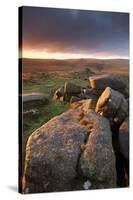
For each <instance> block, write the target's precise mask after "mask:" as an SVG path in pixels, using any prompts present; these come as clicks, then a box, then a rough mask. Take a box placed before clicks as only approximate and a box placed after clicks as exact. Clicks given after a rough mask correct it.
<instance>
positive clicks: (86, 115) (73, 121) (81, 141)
mask: <svg viewBox="0 0 133 200" xmlns="http://www.w3.org/2000/svg"><path fill="white" fill-rule="evenodd" d="M85 110H86V109H85ZM82 121H86V123H85V124H84V123H83V124H82V123H81V122H82ZM105 129H106V130H105ZM115 173H116V171H115V157H114V152H113V148H112V139H111V131H110V127H109V123H108V120H107V119H105V118H103V117H102V116H100V115H99V114H97V113H95V112H94V111H92V110H87V111H84V110H83V109H80V108H77V109H70V110H69V111H67V112H65V113H63V114H61V115H60V116H57V117H54V118H53V119H51V120H50V121H49V122H47V123H46V124H44V125H43V126H42V127H40V128H39V129H37V130H36V131H35V132H34V133H33V134H32V135H31V136H30V137H29V140H28V142H27V147H26V160H25V170H24V178H23V191H24V193H34V192H52V191H70V190H83V189H86V188H88V189H89V188H112V187H115V185H116V177H115ZM91 182H92V183H91Z"/></svg>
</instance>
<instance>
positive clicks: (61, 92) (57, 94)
mask: <svg viewBox="0 0 133 200" xmlns="http://www.w3.org/2000/svg"><path fill="white" fill-rule="evenodd" d="M63 95H64V87H61V88H59V89H57V90H56V91H55V93H54V96H53V100H57V99H60V97H62V96H63Z"/></svg>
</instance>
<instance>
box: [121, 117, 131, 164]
mask: <svg viewBox="0 0 133 200" xmlns="http://www.w3.org/2000/svg"><path fill="white" fill-rule="evenodd" d="M119 149H120V152H121V154H122V155H123V156H124V157H125V158H126V159H128V160H129V118H126V120H125V121H124V122H123V123H122V125H121V126H120V129H119Z"/></svg>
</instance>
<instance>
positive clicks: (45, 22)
mask: <svg viewBox="0 0 133 200" xmlns="http://www.w3.org/2000/svg"><path fill="white" fill-rule="evenodd" d="M22 25H23V43H24V48H25V49H26V48H27V49H30V48H33V49H42V50H43V49H46V50H47V52H64V53H65V52H73V53H86V54H87V53H88V54H89V53H99V52H108V53H110V54H116V55H118V56H128V48H129V47H128V42H129V41H128V40H129V14H128V13H117V12H100V11H83V10H72V9H55V8H39V7H23V23H22Z"/></svg>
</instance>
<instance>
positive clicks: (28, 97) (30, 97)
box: [22, 93, 49, 103]
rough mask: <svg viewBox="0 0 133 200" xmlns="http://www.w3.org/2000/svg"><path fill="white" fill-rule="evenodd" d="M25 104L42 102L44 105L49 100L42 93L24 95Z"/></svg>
mask: <svg viewBox="0 0 133 200" xmlns="http://www.w3.org/2000/svg"><path fill="white" fill-rule="evenodd" d="M22 101H23V103H28V102H32V101H42V102H44V103H48V101H49V99H48V97H46V96H45V95H44V94H42V93H28V94H22Z"/></svg>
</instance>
